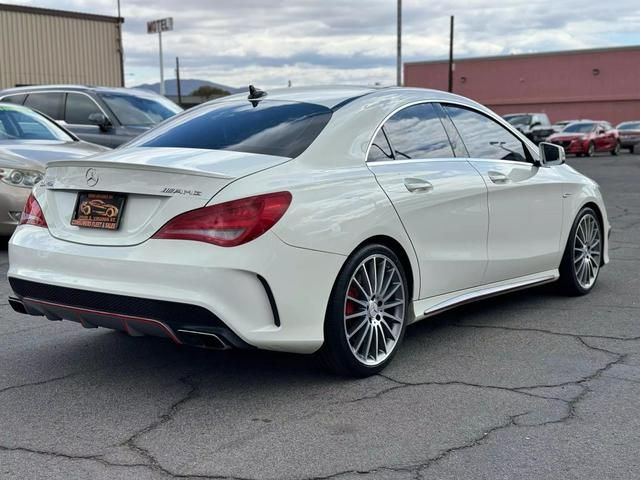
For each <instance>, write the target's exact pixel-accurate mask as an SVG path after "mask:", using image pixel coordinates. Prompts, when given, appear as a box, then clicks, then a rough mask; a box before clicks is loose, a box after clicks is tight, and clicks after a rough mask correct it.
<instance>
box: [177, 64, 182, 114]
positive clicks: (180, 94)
mask: <svg viewBox="0 0 640 480" xmlns="http://www.w3.org/2000/svg"><path fill="white" fill-rule="evenodd" d="M176 86H177V88H178V105H180V106H182V89H181V88H180V58H179V57H176Z"/></svg>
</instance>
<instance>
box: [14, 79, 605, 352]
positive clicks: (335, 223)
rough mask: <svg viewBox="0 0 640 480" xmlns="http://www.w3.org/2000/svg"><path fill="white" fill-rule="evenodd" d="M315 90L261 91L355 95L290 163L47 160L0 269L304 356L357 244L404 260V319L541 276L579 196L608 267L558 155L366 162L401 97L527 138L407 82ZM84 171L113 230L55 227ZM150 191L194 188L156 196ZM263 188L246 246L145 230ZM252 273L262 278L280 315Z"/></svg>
mask: <svg viewBox="0 0 640 480" xmlns="http://www.w3.org/2000/svg"><path fill="white" fill-rule="evenodd" d="M323 92H324V90H316V89H291V91H289V90H282V91H275V92H269V96H268V97H267V98H268V99H269V100H280V99H282V100H291V101H294V100H295V101H307V102H316V99H318V100H317V103H320V104H323V103H322V102H324V104H326V105H328V106H331V105H335V103H336V102H338V100H339V99H340V98H343V97H346V96H349V95H351V96H353V97H357V98H355V99H353V100H351V101H349V102H347V103H345V104H344V106H342V107H341V108H339V109H338V110H336V111H335V112H334V113H333V116H332V118H331V121H330V122H329V124H328V125H327V126H326V127H325V128H324V130H322V132H321V133H320V134H319V135H318V137H317V138H316V139H315V141H314V142H313V143H312V144H311V145H310V146H309V147H308V148H307V149H306V150H305V151H304V153H302V154H301V155H299V156H298V157H296V158H294V159H288V158H284V157H271V156H267V155H255V154H244V153H237V152H227V151H224V152H222V151H203V150H198V151H197V152H196V151H190V150H188V149H166V148H163V149H145V148H137V147H135V145H134V146H132V147H128V148H127V147H125V148H124V149H122V150H117V151H114V152H111V153H109V154H106V155H104V156H99V157H97V158H93V159H91V161H87V162H75V163H74V164H73V166H72V165H70V164H66V163H64V162H57V163H54V164H53V165H52V167H51V168H49V169H48V173H47V177H46V179H45V182H43V184H42V185H40V186H38V187H37V188H36V189H35V190H34V195H35V197H36V199H37V200H38V201H39V202H40V203H41V205H42V206H43V210H44V215H45V218H46V219H47V222H48V224H49V228H48V229H45V228H41V227H34V226H29V225H25V226H21V227H19V228H18V229H17V230H16V233H15V235H14V236H13V238H12V240H11V242H10V250H9V254H10V268H9V273H8V275H9V276H10V277H14V278H18V279H22V280H27V281H32V282H39V283H45V284H51V285H57V286H60V287H68V288H75V289H85V290H91V291H97V292H105V293H110V294H118V295H127V296H134V297H135V296H138V297H140V298H150V299H159V300H160V299H163V300H170V301H175V302H180V303H190V304H194V305H198V306H201V307H204V308H206V309H208V310H210V311H211V312H213V313H214V314H216V315H217V316H219V317H220V318H221V319H222V320H223V321H224V322H225V324H226V325H227V326H228V327H229V328H230V329H231V330H232V331H233V332H234V333H235V334H237V335H238V336H239V337H240V338H241V339H242V340H244V341H245V342H246V343H248V344H249V345H252V346H255V347H259V348H264V349H272V350H282V351H291V352H302V353H309V352H313V351H315V350H317V349H318V348H319V347H320V346H321V345H322V343H323V340H324V333H323V328H324V317H325V312H326V308H327V302H328V299H329V296H330V293H331V290H332V288H333V285H334V282H335V280H336V278H337V276H338V274H339V272H340V269H341V268H342V266H343V265H344V263H345V261H346V260H347V258H348V256H349V255H350V254H352V253H353V252H354V250H355V249H357V248H358V246H359V245H361V244H363V243H364V242H367V241H369V240H371V239H376V241H391V242H394V246H397V248H398V249H399V250H400V251H401V253H402V254H404V255H405V256H406V261H407V264H408V266H409V268H408V269H407V270H410V272H407V273H408V274H410V275H411V279H410V280H411V283H412V285H413V289H412V294H413V295H412V306H413V311H412V312H410V315H409V321H410V322H411V321H415V320H418V319H421V318H425V317H427V316H429V315H430V314H431V313H433V312H436V311H439V310H442V309H444V308H449V307H450V306H451V305H454V304H458V303H461V302H464V301H468V300H470V299H472V298H476V297H481V296H484V295H487V294H494V293H498V292H501V291H506V290H509V289H511V288H521V287H523V286H527V285H533V284H537V283H542V282H545V281H550V280H553V279H555V278H557V275H558V266H559V263H560V260H561V258H562V254H563V251H564V247H565V245H566V242H567V237H568V234H569V230H570V228H571V225H572V222H573V220H574V218H575V217H576V215H577V213H578V212H579V211H580V209H581V208H582V207H583V206H584V205H586V204H593V205H595V206H596V207H597V209H598V211H599V213H600V215H601V216H602V223H603V227H604V228H603V233H604V235H603V240H604V243H605V245H604V255H603V261H604V263H607V262H608V260H609V257H608V241H607V233H608V232H609V230H610V226H609V222H608V219H607V216H606V209H605V207H604V203H603V200H602V197H601V195H600V192H599V190H598V187H597V185H596V184H595V182H593V181H591V180H589V179H588V178H586V177H584V176H582V175H581V174H579V173H578V172H576V171H575V170H573V169H572V168H570V167H569V166H567V165H558V166H540V167H537V166H533V165H530V164H523V163H521V162H511V161H486V160H476V159H467V158H455V159H445V160H430V161H407V162H402V161H395V162H388V164H384V163H379V164H367V163H366V157H367V153H368V150H369V147H370V144H371V142H372V139H373V137H374V135H375V133H376V131H377V129H378V128H379V127H380V126H381V125H382V124H383V122H384V121H385V119H387V118H388V117H389V116H390V115H391V114H392V113H393V112H395V111H397V110H398V109H400V108H402V107H403V106H406V105H411V104H415V103H416V102H430V101H434V102H438V101H446V102H447V103H454V104H459V105H465V106H467V107H470V108H474V109H477V110H478V111H480V112H483V113H484V114H486V115H488V116H489V117H491V118H492V119H494V120H495V121H496V122H499V123H500V124H501V125H503V126H504V127H505V128H506V129H507V130H509V131H510V132H512V133H513V134H514V135H516V136H518V137H519V138H521V139H522V141H523V143H524V144H525V145H526V147H527V148H528V149H529V150H530V152H531V155H532V157H533V158H534V159H537V158H538V153H537V149H536V147H535V146H534V145H533V144H532V143H531V142H529V141H528V140H527V139H526V138H524V137H523V136H522V135H521V134H520V133H518V132H517V130H515V129H514V128H513V127H511V126H510V125H509V124H508V123H507V122H505V121H503V120H502V119H501V118H500V117H499V116H497V115H496V114H494V113H493V112H490V111H489V110H488V109H486V108H485V107H482V106H480V105H478V104H476V103H475V102H472V101H471V100H467V99H464V98H462V97H459V96H457V95H451V94H446V93H443V92H436V91H429V90H421V89H396V88H392V89H382V90H377V91H376V90H372V89H364V88H363V89H358V88H342V89H341V88H337V89H328V90H327V91H326V92H324V93H323ZM239 98H242V101H246V100H245V98H244V97H243V96H233V97H227V98H225V99H221V100H219V101H215V102H213V103H214V104H218V103H224V102H231V101H234V100H237V99H239ZM197 108H207V107H206V105H205V106H202V107H197ZM164 127H166V124H164V125H163V126H161V127H160V128H164ZM88 168H95V169H97V170H98V172H99V174H100V176H101V179H100V182H102V183H100V184H98V186H96V187H95V189H96V190H102V189H106V190H107V191H121V192H128V193H129V194H130V198H129V199H128V204H127V206H126V207H125V211H126V212H127V215H130V216H129V217H127V215H125V217H123V219H122V229H121V230H119V231H118V232H116V233H115V234H114V235H111V236H105V234H104V232H101V231H93V230H90V229H82V230H81V229H78V228H77V227H71V226H70V225H69V221H70V216H71V212H72V209H73V205H72V204H73V202H74V200H75V195H76V193H75V192H77V191H78V190H80V189H81V190H91V188H93V187H89V188H87V186H86V179H85V174H86V171H87V169H88ZM493 170H499V171H500V172H502V173H503V174H504V175H505V176H507V177H509V179H510V180H511V181H510V183H509V184H508V185H494V184H492V182H491V180H490V179H488V173H489V171H493ZM406 178H421V179H425V180H427V181H429V182H431V183H432V185H433V190H432V191H430V192H425V193H415V194H411V193H409V192H408V191H407V190H406V187H405V186H404V180H405V179H406ZM164 187H175V188H178V189H184V190H198V191H201V192H202V194H201V195H198V196H192V195H185V194H163V193H162V189H163V188H164ZM403 188H404V190H403ZM279 191H289V192H291V194H292V197H293V200H292V203H291V205H290V207H289V209H288V210H287V212H286V213H285V215H284V216H283V217H282V218H281V219H280V221H278V222H277V223H276V224H275V225H274V226H273V227H272V228H271V230H269V231H268V232H267V233H265V234H264V235H262V236H260V237H258V238H257V239H255V240H253V241H251V242H249V243H247V244H244V245H241V246H238V247H232V248H223V247H217V246H214V245H209V244H205V243H201V242H195V241H184V240H158V239H150V237H151V236H152V235H153V233H154V232H156V231H157V230H158V229H159V228H160V227H161V226H162V225H163V224H164V223H165V222H166V221H168V220H169V219H171V218H172V217H174V216H175V215H177V214H179V213H181V212H184V211H187V210H191V209H194V208H199V207H202V206H204V205H214V204H218V203H222V202H227V201H231V200H236V199H241V198H245V197H248V196H253V195H259V194H263V193H269V192H279ZM134 207H135V208H134ZM419 209H424V212H421V211H419ZM111 233H113V232H111ZM89 266H90V268H89ZM258 276H261V277H264V279H266V280H267V282H268V284H269V286H270V287H271V290H272V293H273V297H274V299H275V303H276V305H277V308H278V313H279V317H280V320H281V325H280V326H278V325H276V324H275V322H274V315H273V313H272V309H271V308H270V306H269V299H268V298H267V297H268V295H267V294H266V293H265V289H264V288H263V286H262V285H261V283H260V281H259V279H258Z"/></svg>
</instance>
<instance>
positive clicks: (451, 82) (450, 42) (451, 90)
mask: <svg viewBox="0 0 640 480" xmlns="http://www.w3.org/2000/svg"><path fill="white" fill-rule="evenodd" d="M453 19H454V16H453V15H451V24H450V26H449V92H453Z"/></svg>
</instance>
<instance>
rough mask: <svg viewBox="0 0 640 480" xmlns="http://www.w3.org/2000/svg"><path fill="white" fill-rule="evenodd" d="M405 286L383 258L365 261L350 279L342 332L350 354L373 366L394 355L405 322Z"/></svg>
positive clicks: (390, 263)
mask: <svg viewBox="0 0 640 480" xmlns="http://www.w3.org/2000/svg"><path fill="white" fill-rule="evenodd" d="M405 290H406V286H405V284H404V281H403V279H402V276H401V275H400V272H399V270H398V267H397V266H396V264H395V263H394V262H393V261H392V260H391V259H390V258H388V257H386V256H385V255H380V254H374V255H371V256H369V257H367V258H365V259H364V260H363V261H362V262H361V263H360V265H359V266H358V267H357V268H356V270H355V272H354V274H353V275H352V276H351V280H350V281H349V286H348V288H347V294H346V296H345V300H344V331H345V335H346V338H347V342H348V344H349V347H350V349H351V353H352V354H353V355H354V357H355V358H356V359H357V360H358V361H359V362H360V363H362V364H364V365H369V366H375V365H379V364H380V363H382V362H384V360H385V359H386V358H387V357H388V356H389V355H390V354H391V353H392V352H393V350H394V349H395V347H396V345H397V344H398V339H399V338H400V335H401V332H402V327H403V324H404V319H405V305H406V291H405Z"/></svg>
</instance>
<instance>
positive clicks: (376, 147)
mask: <svg viewBox="0 0 640 480" xmlns="http://www.w3.org/2000/svg"><path fill="white" fill-rule="evenodd" d="M383 160H393V153H392V152H391V147H390V146H389V141H388V140H387V136H386V135H385V134H384V129H382V128H381V129H380V130H378V134H377V135H376V138H374V139H373V143H372V144H371V148H370V149H369V156H368V157H367V161H368V162H381V161H383Z"/></svg>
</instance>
